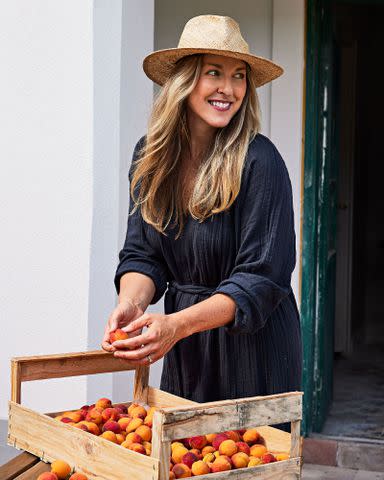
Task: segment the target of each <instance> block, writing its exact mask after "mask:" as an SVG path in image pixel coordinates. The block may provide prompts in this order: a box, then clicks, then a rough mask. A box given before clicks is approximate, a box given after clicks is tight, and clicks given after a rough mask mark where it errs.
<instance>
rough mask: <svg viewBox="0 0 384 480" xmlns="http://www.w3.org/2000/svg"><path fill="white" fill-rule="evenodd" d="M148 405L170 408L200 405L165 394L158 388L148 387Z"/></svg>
mask: <svg viewBox="0 0 384 480" xmlns="http://www.w3.org/2000/svg"><path fill="white" fill-rule="evenodd" d="M148 405H150V406H151V407H158V408H168V407H180V406H183V405H199V404H198V403H196V402H192V401H191V400H187V399H185V398H181V397H178V396H177V395H172V394H171V393H167V392H163V391H162V390H159V389H157V388H153V387H148Z"/></svg>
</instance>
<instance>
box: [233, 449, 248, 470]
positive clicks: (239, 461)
mask: <svg viewBox="0 0 384 480" xmlns="http://www.w3.org/2000/svg"><path fill="white" fill-rule="evenodd" d="M231 460H232V464H233V466H234V467H235V468H245V467H247V466H248V463H249V456H248V455H247V454H246V453H244V452H237V453H235V454H234V455H232V457H231Z"/></svg>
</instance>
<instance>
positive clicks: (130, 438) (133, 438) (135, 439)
mask: <svg viewBox="0 0 384 480" xmlns="http://www.w3.org/2000/svg"><path fill="white" fill-rule="evenodd" d="M125 440H126V441H127V442H131V443H143V439H142V438H141V437H140V435H138V434H137V433H136V432H131V433H128V435H127V436H126V437H125Z"/></svg>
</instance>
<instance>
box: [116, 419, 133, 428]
mask: <svg viewBox="0 0 384 480" xmlns="http://www.w3.org/2000/svg"><path fill="white" fill-rule="evenodd" d="M130 422H131V419H130V418H129V417H122V418H119V420H118V421H117V423H118V424H119V425H120V428H121V430H127V427H128V425H129V424H130Z"/></svg>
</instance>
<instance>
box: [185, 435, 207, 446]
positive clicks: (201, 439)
mask: <svg viewBox="0 0 384 480" xmlns="http://www.w3.org/2000/svg"><path fill="white" fill-rule="evenodd" d="M188 443H189V446H190V447H191V448H198V449H199V450H201V449H203V448H204V447H205V446H206V445H207V443H208V441H207V438H206V436H205V435H198V436H196V437H190V438H189V439H188Z"/></svg>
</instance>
